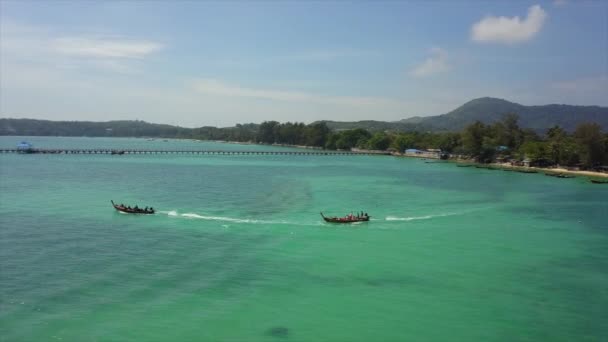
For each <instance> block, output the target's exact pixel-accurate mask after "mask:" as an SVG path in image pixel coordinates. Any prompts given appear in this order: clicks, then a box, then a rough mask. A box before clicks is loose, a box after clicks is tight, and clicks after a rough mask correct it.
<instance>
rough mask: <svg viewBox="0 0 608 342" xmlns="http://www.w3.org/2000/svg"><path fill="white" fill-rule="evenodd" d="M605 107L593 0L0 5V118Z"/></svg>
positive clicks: (606, 84) (607, 48) (201, 118)
mask: <svg viewBox="0 0 608 342" xmlns="http://www.w3.org/2000/svg"><path fill="white" fill-rule="evenodd" d="M483 96H492V97H500V98H504V99H507V100H510V101H514V102H518V103H522V104H526V105H540V104H548V103H566V104H579V105H608V2H605V1H567V0H558V1H540V2H539V1H508V2H507V1H504V2H503V1H477V0H475V1H430V2H424V1H403V2H395V1H391V2H375V1H374V2H372V1H361V2H343V1H337V2H326V1H323V2H321V1H315V2H313V1H299V2H278V1H276V2H275V1H271V2H250V1H247V2H245V1H243V2H236V1H235V2H230V1H229V2H207V1H192V2H189V1H175V2H169V1H167V2H163V1H137V2H123V1H120V2H118V1H109V2H101V1H60V2H52V1H44V2H43V1H19V2H16V1H15V2H12V1H6V0H2V1H0V116H2V117H28V118H40V119H51V120H93V121H101V120H115V119H140V120H146V121H150V122H157V123H169V124H177V125H182V126H189V127H195V126H204V125H213V126H230V125H234V124H235V123H246V122H261V121H264V120H277V121H282V122H284V121H303V122H307V123H308V122H312V121H315V120H319V119H330V120H349V121H350V120H365V119H375V120H400V119H403V118H407V117H411V116H416V115H420V116H426V115H436V114H442V113H445V112H447V111H449V110H452V109H454V108H456V107H457V106H459V105H461V104H463V103H465V102H466V101H469V100H471V99H474V98H478V97H483Z"/></svg>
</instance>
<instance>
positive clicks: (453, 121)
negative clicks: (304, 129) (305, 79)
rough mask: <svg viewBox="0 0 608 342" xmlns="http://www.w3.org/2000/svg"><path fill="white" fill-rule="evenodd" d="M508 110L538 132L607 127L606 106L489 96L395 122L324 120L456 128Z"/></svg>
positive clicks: (374, 127) (339, 125)
mask: <svg viewBox="0 0 608 342" xmlns="http://www.w3.org/2000/svg"><path fill="white" fill-rule="evenodd" d="M509 113H514V114H517V115H518V116H519V123H520V125H521V127H524V128H529V129H532V130H534V131H536V132H539V133H544V132H546V131H547V130H548V129H549V128H551V127H553V126H560V127H562V128H563V129H564V130H566V131H568V132H573V131H574V130H575V129H576V126H578V125H579V124H581V123H585V122H595V123H597V124H598V125H600V126H601V127H602V128H603V129H608V107H600V106H572V105H563V104H550V105H543V106H524V105H521V104H518V103H514V102H509V101H506V100H503V99H497V98H491V97H482V98H478V99H475V100H471V101H469V102H467V103H465V104H463V105H462V106H460V107H458V108H456V109H454V110H453V111H451V112H448V113H446V114H442V115H435V116H425V117H420V116H415V117H412V118H408V119H403V120H400V121H396V122H386V121H358V122H337V121H325V123H326V124H327V126H328V127H329V128H331V129H338V130H342V129H354V128H364V129H369V130H371V131H386V130H391V131H396V132H407V131H430V132H442V131H444V132H448V131H449V132H457V131H460V130H462V129H463V128H465V127H466V126H468V125H470V124H472V123H474V122H475V121H480V122H482V123H484V124H492V123H495V122H498V121H500V120H501V119H502V118H504V116H505V115H506V114H509Z"/></svg>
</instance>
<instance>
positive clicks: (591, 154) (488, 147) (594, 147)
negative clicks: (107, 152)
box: [0, 113, 608, 168]
mask: <svg viewBox="0 0 608 342" xmlns="http://www.w3.org/2000/svg"><path fill="white" fill-rule="evenodd" d="M0 134H1V135H49V136H104V137H107V136H111V137H164V138H186V139H200V140H224V141H236V142H254V143H264V144H286V145H301V146H311V147H318V148H326V149H340V150H349V149H352V148H359V149H371V150H383V151H385V150H395V151H401V152H403V151H404V150H405V149H407V148H416V149H441V150H442V151H443V152H445V153H451V154H453V155H457V156H460V157H463V158H470V159H475V160H476V161H478V162H484V163H489V162H493V161H495V160H497V159H500V160H519V161H522V160H526V159H527V160H528V161H529V162H530V164H531V165H563V166H581V167H584V168H594V167H597V166H599V165H606V164H608V134H606V133H604V132H602V128H601V127H600V125H598V124H596V123H582V124H580V125H578V126H577V128H576V129H575V130H574V132H573V133H572V134H568V132H567V131H566V130H565V129H563V128H562V127H560V126H553V127H551V128H549V129H548V130H547V131H546V132H544V133H543V134H537V133H536V132H535V131H534V130H531V129H523V128H521V127H520V125H519V117H518V116H517V115H516V114H512V113H510V114H506V115H504V116H503V118H502V120H500V121H497V122H495V123H493V124H484V123H482V122H480V121H475V122H473V123H472V124H470V125H468V126H466V127H465V128H464V129H463V130H462V131H461V132H439V133H432V132H392V131H376V132H370V131H369V130H366V129H363V128H355V129H348V130H340V131H338V130H331V129H330V128H329V127H328V126H327V125H326V124H325V123H324V122H317V123H312V124H310V125H305V124H303V123H291V122H287V123H279V122H276V121H265V122H263V123H261V124H259V125H256V124H245V125H236V126H235V127H227V128H216V127H201V128H192V129H190V128H182V127H175V126H169V125H156V124H150V123H146V122H143V121H110V122H98V123H95V122H53V121H41V120H29V119H0Z"/></svg>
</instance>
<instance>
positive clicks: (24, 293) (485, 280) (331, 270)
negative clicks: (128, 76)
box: [0, 137, 608, 341]
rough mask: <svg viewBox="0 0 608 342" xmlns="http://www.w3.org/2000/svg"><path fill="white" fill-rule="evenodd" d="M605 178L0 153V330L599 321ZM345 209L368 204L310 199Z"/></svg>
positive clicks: (206, 337) (157, 336)
mask: <svg viewBox="0 0 608 342" xmlns="http://www.w3.org/2000/svg"><path fill="white" fill-rule="evenodd" d="M24 139H26V140H29V141H31V142H33V143H34V144H35V145H36V146H37V147H41V148H42V147H48V148H50V147H73V148H79V147H85V146H86V147H108V148H145V147H151V146H165V145H170V146H171V148H172V149H173V148H175V149H178V148H185V149H192V148H200V149H205V148H207V149H236V150H243V149H258V150H267V149H280V148H278V147H269V146H254V145H249V146H240V145H233V144H220V143H209V142H193V141H175V140H170V141H168V142H163V141H162V140H160V141H158V140H155V141H148V140H145V139H112V138H107V139H92V138H43V137H38V138H33V137H30V138H24ZM20 140H22V138H18V137H0V146H7V147H13V146H14V145H16V143H18V142H19V141H20ZM607 198H608V186H603V185H594V184H591V183H589V182H588V181H587V180H586V179H584V178H576V179H558V178H554V177H545V176H543V175H540V174H520V173H512V172H503V171H489V170H483V169H475V168H458V167H455V165H453V164H447V163H446V164H443V163H435V164H425V163H424V162H423V161H421V160H418V159H406V158H393V157H386V156H332V157H326V156H255V155H252V156H188V155H145V156H143V155H142V156H137V155H124V156H112V155H18V154H11V155H0V227H1V228H0V232H1V235H0V291H1V297H0V337H1V338H2V340H6V341H47V340H63V341H124V340H138V341H193V340H200V341H282V340H290V341H396V340H417V341H424V340H428V341H439V340H451V341H471V340H484V341H514V340H529V341H538V340H545V341H605V340H606V338H607V336H608V321H607V319H606V317H608V224H607V222H608V201H607V200H606V199H607ZM110 199H113V200H114V201H117V202H124V203H129V204H132V205H133V204H138V205H140V206H154V207H155V208H156V209H157V210H158V214H156V215H153V216H135V215H126V214H120V213H117V212H115V211H114V210H113V209H112V207H111V206H110V203H109V201H110ZM358 210H364V211H367V212H368V213H369V214H370V215H371V216H372V221H371V222H368V223H361V224H354V225H331V224H326V223H324V222H322V220H321V218H320V216H319V212H320V211H323V212H325V213H326V214H329V215H342V214H346V213H349V212H351V211H358Z"/></svg>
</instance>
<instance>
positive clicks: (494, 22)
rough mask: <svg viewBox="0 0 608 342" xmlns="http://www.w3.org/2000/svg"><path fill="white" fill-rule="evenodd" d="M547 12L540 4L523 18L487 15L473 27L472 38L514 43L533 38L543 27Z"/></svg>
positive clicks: (482, 40) (532, 7)
mask: <svg viewBox="0 0 608 342" xmlns="http://www.w3.org/2000/svg"><path fill="white" fill-rule="evenodd" d="M546 18H547V13H546V12H545V11H544V10H543V9H542V8H541V7H540V6H539V5H534V6H531V7H530V8H529V9H528V16H527V17H526V18H524V19H523V20H522V19H521V18H520V17H519V16H515V17H494V16H487V17H485V18H483V19H481V21H479V22H477V23H475V24H474V25H473V27H472V28H471V39H472V40H474V41H476V42H491V43H506V44H513V43H519V42H525V41H528V40H530V39H532V38H533V37H534V36H535V35H536V34H537V33H538V32H539V31H540V29H541V28H542V27H543V24H544V23H545V20H546Z"/></svg>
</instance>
